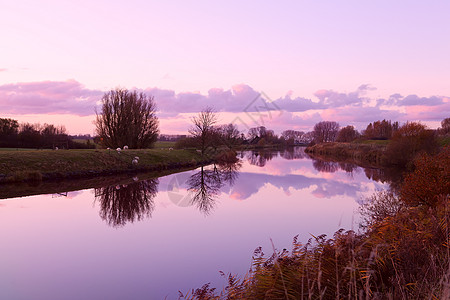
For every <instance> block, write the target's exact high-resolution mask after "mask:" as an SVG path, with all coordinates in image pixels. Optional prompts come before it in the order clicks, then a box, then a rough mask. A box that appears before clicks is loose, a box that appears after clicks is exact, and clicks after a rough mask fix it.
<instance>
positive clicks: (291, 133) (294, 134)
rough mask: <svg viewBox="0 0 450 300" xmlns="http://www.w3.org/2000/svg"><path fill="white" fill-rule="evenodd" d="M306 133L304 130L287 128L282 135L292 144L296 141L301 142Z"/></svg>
mask: <svg viewBox="0 0 450 300" xmlns="http://www.w3.org/2000/svg"><path fill="white" fill-rule="evenodd" d="M304 134H305V133H304V132H303V131H297V130H285V131H283V132H282V133H281V137H282V138H284V139H285V140H286V141H287V143H288V144H289V145H292V144H295V142H300V140H301V139H302V136H303V135H304Z"/></svg>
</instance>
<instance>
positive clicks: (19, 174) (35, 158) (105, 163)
mask: <svg viewBox="0 0 450 300" xmlns="http://www.w3.org/2000/svg"><path fill="white" fill-rule="evenodd" d="M14 150H15V149H14ZM136 156H138V157H139V162H138V164H133V163H132V161H133V158H134V157H136ZM204 161H206V159H203V158H202V157H201V155H200V154H199V153H197V152H196V151H195V150H194V151H191V150H168V149H140V150H124V151H121V152H120V153H118V152H117V151H116V150H107V149H80V150H78V149H77V150H75V149H73V150H58V151H55V150H25V151H23V150H22V151H17V150H16V151H13V150H11V149H8V150H5V149H1V150H0V180H3V181H23V180H40V179H42V178H44V179H45V178H46V176H47V177H49V176H50V177H55V176H56V177H58V178H70V177H72V176H78V177H79V176H83V174H88V175H89V174H103V173H120V172H129V171H149V170H164V169H167V168H172V169H173V168H177V167H180V168H182V167H187V166H195V165H197V164H199V163H200V162H204Z"/></svg>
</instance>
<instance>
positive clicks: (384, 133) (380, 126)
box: [364, 120, 399, 140]
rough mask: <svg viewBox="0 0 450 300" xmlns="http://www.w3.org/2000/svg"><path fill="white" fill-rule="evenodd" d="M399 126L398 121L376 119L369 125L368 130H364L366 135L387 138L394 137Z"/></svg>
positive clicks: (373, 137)
mask: <svg viewBox="0 0 450 300" xmlns="http://www.w3.org/2000/svg"><path fill="white" fill-rule="evenodd" d="M398 128H399V124H398V122H394V123H392V122H391V121H390V120H382V121H376V122H373V124H372V123H369V125H367V127H366V130H364V137H365V138H367V139H374V140H387V139H390V138H391V137H392V135H393V133H394V132H395V131H397V130H398Z"/></svg>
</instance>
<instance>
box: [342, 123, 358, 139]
mask: <svg viewBox="0 0 450 300" xmlns="http://www.w3.org/2000/svg"><path fill="white" fill-rule="evenodd" d="M358 136H359V133H358V131H356V130H355V127H353V126H351V125H348V126H345V127H342V128H341V129H340V130H339V132H338V135H337V138H336V141H337V142H344V143H348V142H351V141H354V140H355V139H357V138H358Z"/></svg>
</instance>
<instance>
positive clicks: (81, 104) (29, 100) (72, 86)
mask: <svg viewBox="0 0 450 300" xmlns="http://www.w3.org/2000/svg"><path fill="white" fill-rule="evenodd" d="M102 95H103V92H102V91H97V90H89V89H86V88H85V87H84V86H83V85H81V84H80V83H79V82H77V81H75V80H68V81H41V82H29V83H14V84H5V85H1V86H0V99H1V101H0V111H2V112H3V113H8V114H74V115H79V116H87V115H92V114H94V108H95V106H96V103H97V101H98V100H100V99H101V97H102Z"/></svg>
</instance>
